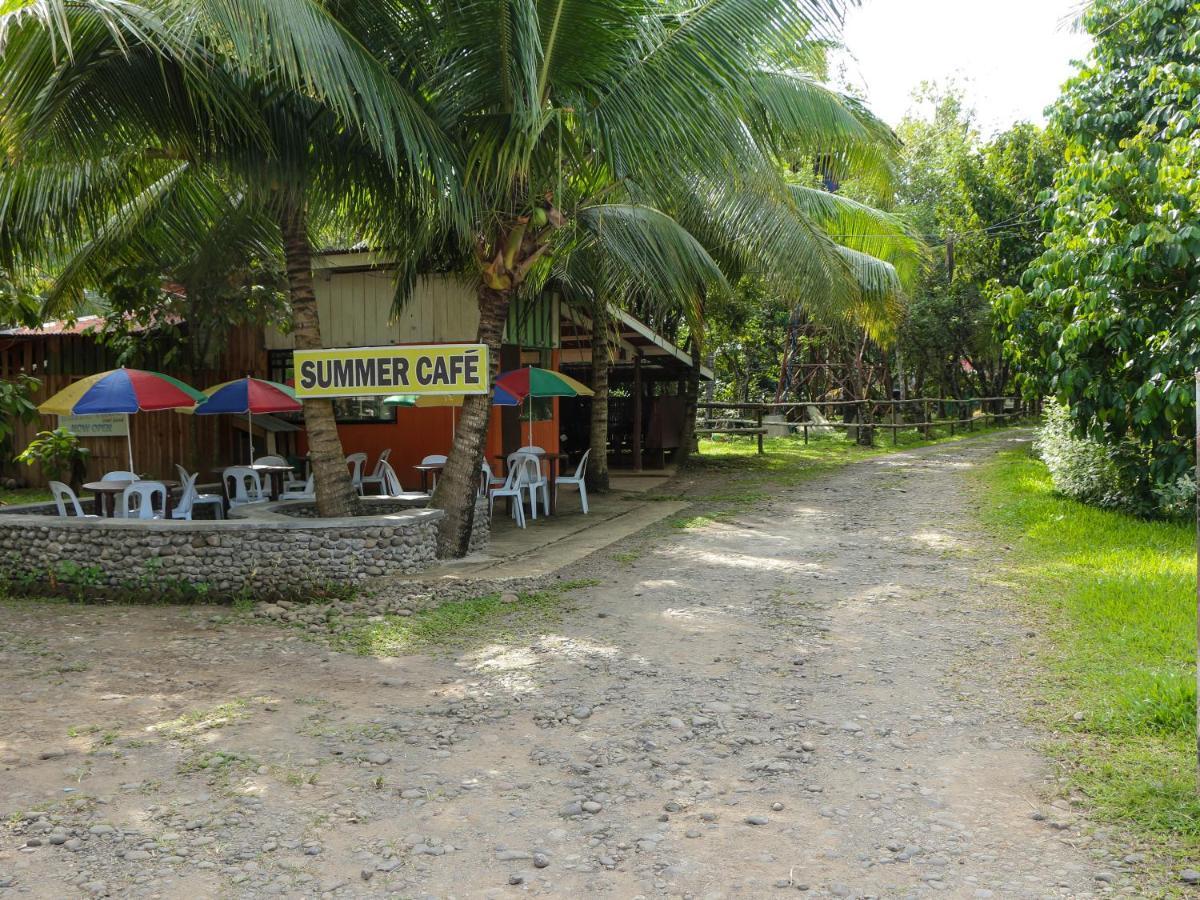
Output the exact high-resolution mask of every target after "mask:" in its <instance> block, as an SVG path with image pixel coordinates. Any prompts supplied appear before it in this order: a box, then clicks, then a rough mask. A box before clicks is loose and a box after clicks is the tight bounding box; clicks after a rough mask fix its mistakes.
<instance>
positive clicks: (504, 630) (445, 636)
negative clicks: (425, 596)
mask: <svg viewBox="0 0 1200 900" xmlns="http://www.w3.org/2000/svg"><path fill="white" fill-rule="evenodd" d="M593 584H596V582H595V581H590V580H586V579H577V580H574V581H564V582H563V583H562V584H559V585H555V586H554V588H553V589H551V590H545V591H536V592H533V593H526V594H518V595H517V602H516V603H505V602H504V601H502V600H501V599H500V597H501V594H500V593H493V594H485V595H483V596H482V597H475V598H473V599H471V600H459V601H453V602H450V603H443V604H441V605H440V606H435V607H433V608H432V609H427V610H422V611H421V612H418V613H415V614H413V615H411V616H387V617H385V619H384V621H382V622H364V623H362V624H361V625H359V626H357V627H355V628H351V629H348V630H347V631H345V632H342V633H340V634H338V635H337V636H336V637H334V639H333V644H334V646H335V647H337V648H338V649H342V650H349V651H351V652H353V653H359V654H362V655H365V656H397V655H399V654H402V653H408V652H412V651H414V650H417V649H421V648H430V647H447V648H461V647H465V646H470V645H474V644H478V643H483V642H485V641H495V640H509V639H512V638H513V637H514V636H515V635H517V634H519V633H522V632H525V631H529V630H531V629H534V628H537V627H541V626H543V625H545V624H546V623H547V622H552V621H557V619H558V618H559V617H560V616H561V615H562V613H563V612H565V611H566V610H567V609H568V605H567V603H566V601H565V594H567V593H568V592H569V591H571V590H574V589H576V588H582V587H589V586H591V585H593Z"/></svg>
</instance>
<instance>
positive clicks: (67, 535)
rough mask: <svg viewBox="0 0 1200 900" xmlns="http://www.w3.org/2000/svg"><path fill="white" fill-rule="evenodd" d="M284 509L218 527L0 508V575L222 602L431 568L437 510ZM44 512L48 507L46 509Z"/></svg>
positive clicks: (240, 515) (254, 512)
mask: <svg viewBox="0 0 1200 900" xmlns="http://www.w3.org/2000/svg"><path fill="white" fill-rule="evenodd" d="M281 505H283V504H264V505H263V506H257V505H256V506H254V507H242V508H240V509H238V510H235V512H234V515H235V516H237V518H233V519H227V520H224V521H194V522H186V521H179V522H170V521H168V522H158V521H155V522H142V521H130V520H124V519H76V518H65V519H64V518H58V517H54V518H48V517H47V516H45V515H44V514H39V513H43V510H44V507H45V506H46V504H38V505H37V506H38V508H34V509H23V508H21V507H4V508H3V509H2V510H0V575H3V576H4V577H5V578H6V580H8V581H10V582H14V583H17V584H25V583H29V584H39V583H42V584H44V583H51V584H59V585H67V586H70V585H75V586H77V587H79V588H80V589H84V588H96V589H109V590H114V589H115V590H138V591H148V592H154V591H156V590H159V591H164V592H165V591H174V592H179V591H181V590H185V589H191V590H193V591H194V592H195V593H205V594H209V595H210V596H211V595H215V596H231V595H236V594H239V593H242V592H243V591H246V590H253V591H256V592H259V593H265V594H267V595H272V596H289V595H299V594H303V593H304V592H306V591H311V590H312V589H313V588H314V587H320V586H325V585H331V584H343V585H344V584H354V583H357V582H360V581H363V580H365V579H367V578H372V577H378V576H383V575H413V574H416V573H418V572H421V571H423V570H425V569H427V568H429V567H430V566H431V565H433V564H434V563H435V562H436V548H437V522H438V520H439V519H440V518H441V517H442V512H441V510H435V509H419V510H406V511H404V512H398V513H392V514H384V515H373V516H357V517H353V518H344V519H321V520H306V519H302V518H297V517H295V516H291V515H286V514H284V513H282V512H280V511H279V510H278V509H277V507H279V506H281ZM50 509H53V504H50Z"/></svg>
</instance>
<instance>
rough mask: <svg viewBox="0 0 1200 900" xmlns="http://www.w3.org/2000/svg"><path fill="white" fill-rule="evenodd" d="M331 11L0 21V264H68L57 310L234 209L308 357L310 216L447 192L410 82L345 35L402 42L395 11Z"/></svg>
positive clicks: (424, 216) (436, 135) (223, 9)
mask: <svg viewBox="0 0 1200 900" xmlns="http://www.w3.org/2000/svg"><path fill="white" fill-rule="evenodd" d="M340 11H341V12H343V13H345V15H346V18H347V19H349V24H347V22H343V21H340V20H338V19H336V18H334V16H333V15H332V13H331V11H330V9H329V8H327V7H326V6H324V5H323V4H320V3H318V2H314V0H239V2H238V3H228V2H225V0H199V2H196V3H190V4H187V5H186V6H180V5H179V4H173V3H166V2H159V0H149V2H146V3H143V4H142V5H129V4H122V5H114V4H109V3H106V2H104V0H81V2H68V0H39V2H38V3H36V4H33V5H30V6H27V7H22V8H21V9H20V10H19V11H17V12H10V13H7V14H4V15H3V16H0V36H2V37H3V45H2V46H0V57H2V62H0V133H3V136H4V138H5V145H6V146H9V147H19V148H20V155H19V157H17V158H15V159H14V158H11V157H10V159H9V161H8V164H7V165H6V166H5V168H4V170H3V171H2V173H0V191H2V197H3V206H2V207H0V253H2V254H3V258H4V260H5V263H6V264H7V265H9V266H10V267H14V268H18V269H19V268H21V267H22V266H31V265H36V264H39V263H42V262H44V261H45V260H46V259H51V260H57V261H60V262H63V261H65V262H66V265H65V266H64V269H63V278H61V279H60V284H59V286H58V287H57V289H56V290H55V291H54V292H53V296H54V297H55V298H67V297H69V296H70V293H71V289H72V288H77V287H78V286H79V285H80V284H81V283H84V282H85V281H86V279H87V278H88V277H92V276H94V275H95V273H96V269H97V265H104V264H105V261H106V260H108V259H109V258H110V257H111V254H113V253H114V252H116V251H119V250H122V249H123V250H125V251H128V250H130V249H136V248H138V247H139V245H141V246H142V248H143V249H144V248H145V245H146V244H147V242H148V241H150V240H152V239H158V240H159V241H160V242H161V243H160V244H159V247H160V248H161V247H163V246H168V247H169V246H170V245H171V242H172V241H178V240H181V239H182V240H187V239H188V238H190V237H192V236H193V235H194V234H195V232H194V231H193V230H192V229H194V228H196V227H205V226H206V225H207V227H209V228H218V227H219V226H220V223H221V222H222V221H223V219H224V217H225V216H226V214H227V213H228V212H229V210H230V209H231V208H237V209H239V210H240V212H241V214H242V216H243V217H244V218H245V219H246V220H247V221H250V222H253V223H255V224H256V225H257V231H258V232H260V233H261V231H262V230H263V229H264V228H266V229H268V230H272V231H273V232H274V234H275V236H276V237H277V241H278V245H279V246H280V248H281V250H282V255H283V259H284V262H285V268H286V273H287V280H288V286H289V293H290V305H291V311H292V334H293V336H294V340H295V345H296V347H297V348H298V349H311V348H318V347H320V346H321V331H320V322H319V318H318V313H317V304H316V297H315V294H314V291H313V284H312V253H313V251H312V239H311V234H312V232H313V230H314V228H315V227H318V226H319V224H320V222H321V220H322V219H325V220H328V219H330V218H334V217H338V218H341V219H343V220H348V221H350V222H351V223H353V224H354V225H355V226H357V227H359V228H360V229H361V231H362V232H363V233H364V234H368V235H369V234H370V233H371V231H372V227H375V228H376V229H377V230H378V231H380V232H383V231H384V230H386V229H387V228H389V227H390V226H391V222H392V221H394V220H395V219H396V218H401V219H408V220H412V221H418V222H421V221H426V220H431V218H432V217H435V216H436V215H439V214H440V213H441V212H442V211H444V210H445V208H446V206H447V201H448V199H453V198H454V197H455V196H456V194H455V192H454V191H453V180H452V178H451V175H452V172H453V167H454V152H453V147H452V146H450V145H449V144H448V143H447V142H446V141H445V140H444V138H443V136H442V134H441V132H440V130H439V129H438V127H437V125H436V124H435V121H434V119H433V117H432V116H431V111H430V109H429V108H428V104H427V96H426V93H425V91H424V90H423V88H422V87H421V85H420V83H419V79H418V74H419V72H418V70H412V69H410V70H405V71H401V72H397V70H396V67H395V66H393V67H392V68H391V69H389V68H388V67H387V66H385V65H384V64H383V62H381V61H380V59H378V58H377V57H376V56H375V55H374V54H373V53H372V52H371V51H370V49H369V48H368V47H367V45H366V43H365V42H364V41H363V40H361V39H360V38H359V36H356V34H355V33H351V30H350V28H351V27H353V29H354V30H355V32H357V33H358V34H365V33H366V25H365V24H364V23H366V22H369V23H370V33H371V34H372V35H374V36H375V38H376V39H377V40H382V39H386V40H387V43H388V46H389V47H391V48H393V50H396V49H398V48H402V47H403V46H404V42H405V41H406V40H407V37H406V34H407V32H406V31H405V17H404V15H403V8H402V7H401V6H400V5H399V4H393V3H386V2H384V3H379V4H374V3H369V2H364V3H360V4H356V5H353V8H351V9H348V10H340ZM314 220H316V221H315V222H314ZM254 230H255V229H251V231H254ZM427 233H432V229H424V230H423V229H416V230H415V231H414V233H413V237H414V238H417V239H419V238H420V236H421V235H423V234H427ZM304 417H305V425H306V430H307V434H308V440H309V448H310V454H311V458H312V461H313V470H314V476H315V481H316V488H317V506H318V509H319V510H320V512H321V514H322V515H326V516H337V515H345V514H348V513H349V512H350V507H351V503H352V497H353V493H352V490H351V487H350V482H349V477H348V473H347V470H346V467H345V465H344V463H343V457H344V454H343V451H342V447H341V442H340V439H339V437H338V432H337V426H336V422H335V419H334V415H333V408H332V404H331V403H330V401H328V400H306V401H304Z"/></svg>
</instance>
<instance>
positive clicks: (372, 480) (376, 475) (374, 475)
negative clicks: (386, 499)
mask: <svg viewBox="0 0 1200 900" xmlns="http://www.w3.org/2000/svg"><path fill="white" fill-rule="evenodd" d="M391 455H392V448H391V447H388V448H387V449H385V450H383V451H382V452H381V453H380V454H379V459H377V460H375V468H374V469H372V470H371V474H370V475H364V476H363V479H362V483H363V488H364V491H365V489H366V486H367V485H368V484H377V485H379V490H380V491H381V492H382V493H387V491H386V487H387V486H386V484H385V483H384V480H383V467H384V466H386V465H387V464H388V457H389V456H391Z"/></svg>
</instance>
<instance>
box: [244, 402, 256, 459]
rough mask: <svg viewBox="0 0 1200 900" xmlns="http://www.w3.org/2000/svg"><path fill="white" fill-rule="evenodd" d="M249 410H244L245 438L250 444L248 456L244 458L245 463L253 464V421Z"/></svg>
mask: <svg viewBox="0 0 1200 900" xmlns="http://www.w3.org/2000/svg"><path fill="white" fill-rule="evenodd" d="M250 416H251V412H250V410H246V440H247V441H248V443H249V444H250V458H249V459H248V460H246V465H248V466H252V465H254V422H253V421H252V420H251V418H250Z"/></svg>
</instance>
